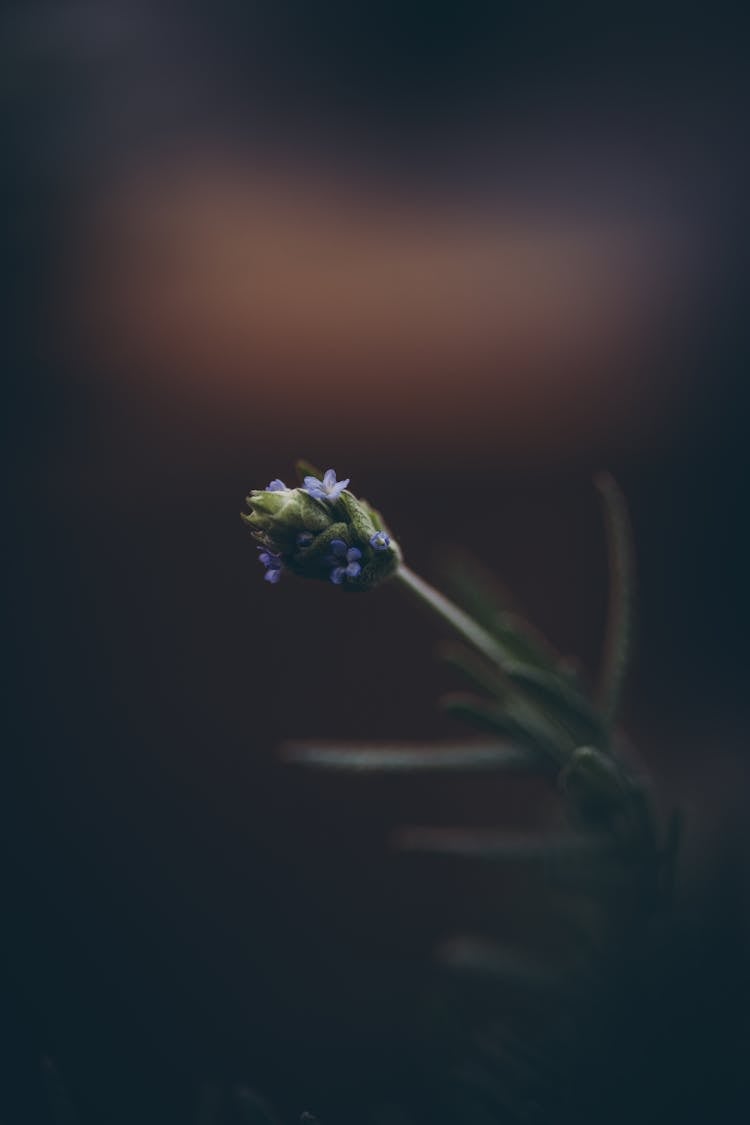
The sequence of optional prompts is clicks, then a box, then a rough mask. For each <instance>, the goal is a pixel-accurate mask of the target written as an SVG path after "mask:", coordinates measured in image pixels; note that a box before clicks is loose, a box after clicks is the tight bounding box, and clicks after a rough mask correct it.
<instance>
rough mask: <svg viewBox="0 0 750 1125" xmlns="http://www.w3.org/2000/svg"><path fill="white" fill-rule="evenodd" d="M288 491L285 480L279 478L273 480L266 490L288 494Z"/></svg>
mask: <svg viewBox="0 0 750 1125" xmlns="http://www.w3.org/2000/svg"><path fill="white" fill-rule="evenodd" d="M288 491H289V490H288V488H287V486H286V485H285V484H284V482H283V480H279V478H278V477H276V479H275V480H272V481H271V483H270V484H269V485H268V486H267V488H266V492H288Z"/></svg>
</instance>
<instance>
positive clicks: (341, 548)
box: [329, 539, 347, 559]
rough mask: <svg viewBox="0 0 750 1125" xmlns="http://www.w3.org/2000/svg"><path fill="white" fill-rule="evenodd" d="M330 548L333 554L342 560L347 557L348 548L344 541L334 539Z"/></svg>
mask: <svg viewBox="0 0 750 1125" xmlns="http://www.w3.org/2000/svg"><path fill="white" fill-rule="evenodd" d="M329 546H330V548H331V554H333V555H334V556H335V557H338V558H341V559H343V558H345V557H346V551H347V547H346V543H345V542H344V540H343V539H332V540H331V542H330V544H329Z"/></svg>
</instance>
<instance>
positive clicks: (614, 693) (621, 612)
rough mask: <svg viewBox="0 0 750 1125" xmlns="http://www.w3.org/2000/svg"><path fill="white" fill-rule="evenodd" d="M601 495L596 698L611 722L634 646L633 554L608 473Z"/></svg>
mask: <svg viewBox="0 0 750 1125" xmlns="http://www.w3.org/2000/svg"><path fill="white" fill-rule="evenodd" d="M595 484H596V488H597V490H598V492H599V494H600V496H601V498H602V504H603V511H604V526H605V531H606V535H607V552H608V557H609V606H608V609H607V624H606V628H605V635H604V651H603V654H602V668H601V676H600V681H599V702H600V706H601V709H602V712H603V714H604V716H605V718H606V720H607V722H608V723H609V724H610V726H611V725H612V724H613V723H614V722H615V719H616V717H617V711H618V707H619V704H620V697H621V695H622V689H623V685H624V683H625V676H626V673H627V668H628V662H629V659H630V654H631V650H632V646H633V604H634V597H635V556H634V550H633V534H632V528H631V524H630V517H629V515H628V509H627V504H626V502H625V497H624V496H623V494H622V492H621V491H620V488H619V486H618V484H617V483H616V481H615V480H614V478H613V477H611V476H610V475H609V473H600V474H599V475H598V476H597V477H596V480H595Z"/></svg>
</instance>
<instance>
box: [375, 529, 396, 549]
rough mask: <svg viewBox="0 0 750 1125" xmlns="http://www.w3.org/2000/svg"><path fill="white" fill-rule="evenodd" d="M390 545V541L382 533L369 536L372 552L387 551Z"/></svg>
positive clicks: (377, 532)
mask: <svg viewBox="0 0 750 1125" xmlns="http://www.w3.org/2000/svg"><path fill="white" fill-rule="evenodd" d="M390 545H391V541H390V539H389V537H388V536H387V535H386V533H385V532H384V531H376V532H375V534H374V535H371V536H370V546H371V547H372V549H373V551H387V550H388V548H389V547H390Z"/></svg>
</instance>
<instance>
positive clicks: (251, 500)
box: [242, 465, 401, 591]
mask: <svg viewBox="0 0 750 1125" xmlns="http://www.w3.org/2000/svg"><path fill="white" fill-rule="evenodd" d="M300 479H301V482H302V483H301V484H300V485H299V486H298V487H293V488H289V487H287V485H286V484H285V483H284V481H283V480H280V479H279V478H278V477H277V478H276V479H274V480H272V481H271V482H270V483H269V484H268V486H267V487H266V488H264V489H257V490H255V491H253V492H251V493H250V495H249V496H248V498H247V503H248V506H249V508H250V512H249V514H243V517H242V518H243V519H244V521H245V522H246V523H247V524H248V526H249V527H250V528H251V530H252V532H253V534H254V536H255V538H256V539H257V540H258V544H259V548H258V549H259V555H258V557H259V559H260V561H261V563H262V564H263V566H264V567H265V568H266V572H265V576H264V577H265V580H266V581H267V582H271V583H273V584H275V583H277V582H278V581H279V580H280V578H281V576H282V574H283V573H284V572H285V571H290V572H291V573H293V574H297V575H300V576H301V577H304V578H318V579H323V580H325V581H329V582H332V583H333V584H334V585H335V586H339V587H341V588H342V589H346V590H350V591H363V590H369V589H371V588H372V587H373V586H376V585H378V584H379V583H380V582H382V581H384V579H386V578H389V577H390V576H391V575H392V574H393V573H395V571H396V569H397V567H398V564H399V562H400V558H401V554H400V551H399V548H398V544H397V543H395V541H394V540H393V539H392V537H391V535H390V534H389V532H388V531H387V530H386V529H385V527H384V525H383V521H382V519H381V517H380V516H379V514H378V513H377V512H376V511H375V510H374V509H373V508H371V507H370V505H369V504H368V503H367V502H366V501H365V500H361V499H359V498H357V497H356V496H354V495H353V493H351V492H350V491H349V489H348V485H349V478H348V477H347V478H346V479H344V480H339V479H338V478H337V476H336V473H335V471H334V470H333V469H328V470H326V472H325V473H322V474H321V473H317V474H316V473H315V472H314V471H312V470H311V469H310V467H309V466H306V465H303V466H301V467H300Z"/></svg>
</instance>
